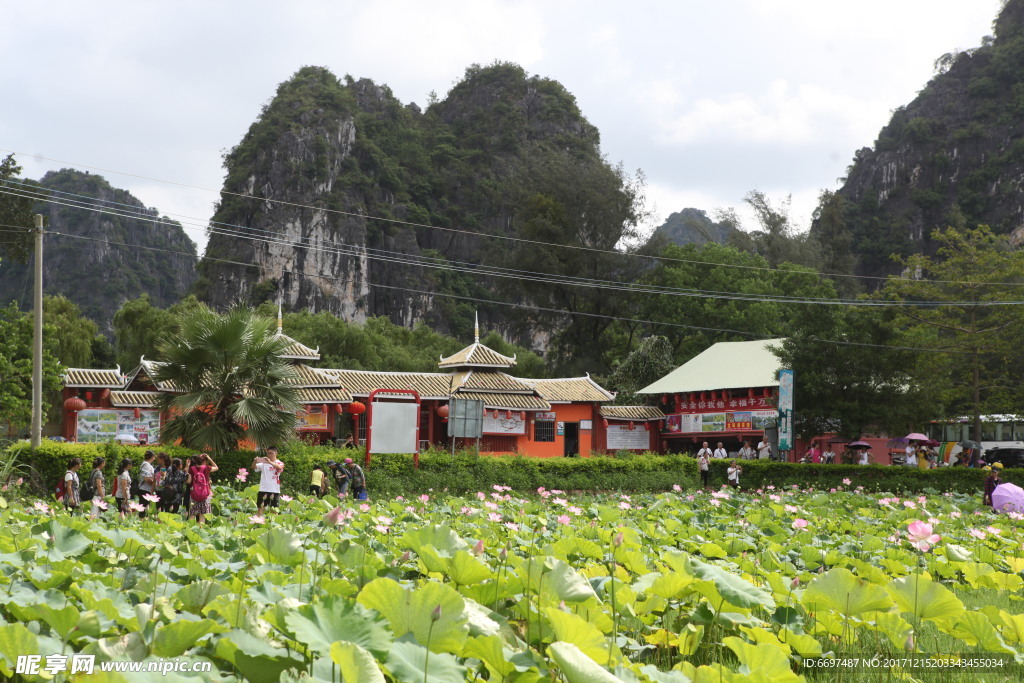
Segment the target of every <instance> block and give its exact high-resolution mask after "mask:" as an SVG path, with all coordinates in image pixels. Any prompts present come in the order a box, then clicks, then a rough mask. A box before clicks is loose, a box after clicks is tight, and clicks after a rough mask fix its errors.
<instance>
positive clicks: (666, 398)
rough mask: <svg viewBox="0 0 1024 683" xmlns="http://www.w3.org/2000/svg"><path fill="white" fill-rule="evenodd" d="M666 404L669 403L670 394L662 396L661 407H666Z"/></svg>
mask: <svg viewBox="0 0 1024 683" xmlns="http://www.w3.org/2000/svg"><path fill="white" fill-rule="evenodd" d="M666 403H668V394H662V395H661V405H665V404H666Z"/></svg>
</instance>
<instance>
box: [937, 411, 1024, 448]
mask: <svg viewBox="0 0 1024 683" xmlns="http://www.w3.org/2000/svg"><path fill="white" fill-rule="evenodd" d="M973 430H974V419H973V418H970V417H958V418H957V419H955V420H935V421H934V422H931V423H930V424H929V425H928V431H927V433H928V436H929V438H932V439H935V440H936V441H942V442H945V443H959V442H960V441H973V440H974V435H973V434H972V431H973ZM980 445H981V449H982V451H986V450H988V449H989V448H1024V416H1021V415H982V416H981V444H980Z"/></svg>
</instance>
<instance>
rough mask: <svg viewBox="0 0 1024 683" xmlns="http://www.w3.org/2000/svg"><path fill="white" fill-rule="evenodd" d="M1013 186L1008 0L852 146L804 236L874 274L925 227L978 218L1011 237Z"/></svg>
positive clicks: (1020, 35)
mask: <svg viewBox="0 0 1024 683" xmlns="http://www.w3.org/2000/svg"><path fill="white" fill-rule="evenodd" d="M1022 190H1024V0H1009V1H1008V2H1006V4H1005V5H1004V7H1003V9H1002V11H1001V13H1000V15H999V17H998V18H997V19H996V22H995V35H994V37H988V38H986V39H984V41H983V42H982V45H981V46H980V47H978V48H975V49H972V50H967V51H964V52H954V53H949V54H946V55H943V56H942V57H940V58H939V59H938V60H936V75H935V77H934V78H933V79H932V80H931V82H929V83H928V84H927V86H926V87H925V88H924V89H922V90H921V91H920V93H919V94H918V96H917V97H916V98H915V99H914V100H913V101H912V102H910V103H909V104H907V105H906V106H905V107H900V108H899V109H897V110H896V111H895V112H893V115H892V118H891V120H890V121H889V123H888V125H886V126H885V127H884V128H883V129H882V131H881V132H880V133H879V135H878V139H877V140H876V141H875V144H874V146H873V147H865V148H863V149H861V150H859V151H857V153H856V155H855V157H854V160H853V163H852V165H851V166H850V167H849V168H848V173H847V177H846V179H845V182H844V184H843V186H842V188H841V189H840V190H838V191H837V192H836V193H835V194H834V195H829V196H827V197H826V201H825V202H823V204H822V206H821V208H820V209H819V216H818V218H817V220H816V221H815V224H814V226H813V228H812V234H813V235H814V236H816V237H817V238H818V240H819V241H820V242H822V243H825V244H835V243H838V244H842V245H847V246H848V247H849V250H850V251H851V252H852V253H853V254H854V255H855V257H856V259H855V260H856V264H855V268H856V271H857V272H858V273H860V274H867V275H883V274H887V273H891V272H894V269H895V268H896V266H895V265H894V264H893V263H892V261H891V259H890V256H891V255H892V254H893V253H896V254H900V255H904V256H905V255H907V254H910V253H914V252H919V251H924V252H925V253H932V252H933V251H934V249H935V245H934V243H933V241H932V239H931V233H932V232H933V231H934V230H935V229H937V228H944V227H946V226H949V225H968V226H970V225H976V224H979V223H982V224H987V225H990V226H991V227H992V228H993V230H995V231H996V232H998V233H1001V234H1011V235H1012V236H1013V240H1014V241H1015V242H1016V243H1017V244H1019V243H1021V241H1024V203H1022V202H1021V200H1020V197H1021V192H1022ZM835 253H837V254H840V255H842V254H843V253H845V249H839V250H836V252H835ZM826 265H831V264H826ZM842 265H843V264H838V266H835V267H841V266H842Z"/></svg>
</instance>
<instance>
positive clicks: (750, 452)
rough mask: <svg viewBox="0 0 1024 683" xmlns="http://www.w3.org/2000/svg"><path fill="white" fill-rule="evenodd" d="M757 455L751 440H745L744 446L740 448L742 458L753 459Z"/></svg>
mask: <svg viewBox="0 0 1024 683" xmlns="http://www.w3.org/2000/svg"><path fill="white" fill-rule="evenodd" d="M756 455H757V452H756V451H755V450H754V449H753V448H751V446H750V442H749V441H744V442H743V447H742V448H740V458H742V459H743V460H753V459H754V457H755V456H756Z"/></svg>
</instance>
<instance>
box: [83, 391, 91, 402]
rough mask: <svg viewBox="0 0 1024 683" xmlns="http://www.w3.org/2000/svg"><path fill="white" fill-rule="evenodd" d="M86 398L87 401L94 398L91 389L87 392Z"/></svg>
mask: <svg viewBox="0 0 1024 683" xmlns="http://www.w3.org/2000/svg"><path fill="white" fill-rule="evenodd" d="M85 400H86V401H91V400H92V392H91V391H87V392H85Z"/></svg>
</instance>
